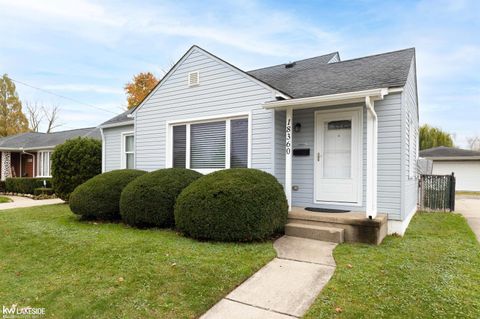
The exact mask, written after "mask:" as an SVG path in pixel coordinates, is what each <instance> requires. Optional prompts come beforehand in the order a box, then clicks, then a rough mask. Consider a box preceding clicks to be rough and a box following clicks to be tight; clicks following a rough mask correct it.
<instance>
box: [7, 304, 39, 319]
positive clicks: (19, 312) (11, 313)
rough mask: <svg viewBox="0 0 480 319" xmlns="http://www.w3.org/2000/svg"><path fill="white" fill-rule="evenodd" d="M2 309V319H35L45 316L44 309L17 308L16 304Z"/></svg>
mask: <svg viewBox="0 0 480 319" xmlns="http://www.w3.org/2000/svg"><path fill="white" fill-rule="evenodd" d="M2 308H3V309H2V314H3V317H2V318H3V319H20V318H35V317H37V316H43V315H45V308H32V307H18V306H17V305H16V304H13V305H12V306H10V307H7V306H2Z"/></svg>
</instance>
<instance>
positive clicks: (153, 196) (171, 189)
mask: <svg viewBox="0 0 480 319" xmlns="http://www.w3.org/2000/svg"><path fill="white" fill-rule="evenodd" d="M201 176H202V174H200V173H197V172H195V171H192V170H188V169H183V168H168V169H160V170H157V171H154V172H151V173H148V174H145V175H143V176H140V177H139V178H137V179H136V180H134V181H133V182H131V183H130V184H128V185H127V187H125V189H124V190H123V192H122V196H121V197H120V214H121V216H122V220H123V221H124V222H125V223H127V224H130V225H134V226H140V227H149V226H154V227H171V226H173V225H174V217H173V208H174V205H175V200H176V198H177V197H178V195H179V194H180V192H181V191H182V190H183V189H184V188H185V187H187V186H188V185H190V183H192V182H193V181H195V180H196V179H198V178H199V177H201Z"/></svg>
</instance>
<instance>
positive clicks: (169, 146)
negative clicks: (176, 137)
mask: <svg viewBox="0 0 480 319" xmlns="http://www.w3.org/2000/svg"><path fill="white" fill-rule="evenodd" d="M239 119H247V120H248V128H247V130H248V155H247V167H248V168H250V167H251V154H252V152H251V148H252V116H251V113H234V114H229V115H225V116H218V115H217V116H205V117H198V118H192V119H184V120H178V121H167V122H166V132H167V136H166V157H165V167H167V168H171V167H173V159H172V156H173V127H174V126H180V125H185V128H186V132H185V133H186V145H185V146H186V147H185V148H186V151H185V157H186V158H185V168H188V169H193V170H195V171H197V172H199V173H202V174H209V173H212V172H215V171H219V170H222V169H228V168H230V156H231V154H230V145H231V141H230V121H231V120H239ZM220 121H225V168H198V169H195V168H190V148H191V145H190V125H192V124H201V123H209V122H220Z"/></svg>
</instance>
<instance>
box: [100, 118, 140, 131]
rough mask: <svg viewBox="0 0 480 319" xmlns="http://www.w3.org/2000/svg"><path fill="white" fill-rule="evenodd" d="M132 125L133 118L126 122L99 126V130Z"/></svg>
mask: <svg viewBox="0 0 480 319" xmlns="http://www.w3.org/2000/svg"><path fill="white" fill-rule="evenodd" d="M133 124H134V121H133V118H132V119H130V120H128V121H122V122H118V123H110V124H101V125H100V126H99V128H102V129H104V128H111V127H119V126H126V125H133Z"/></svg>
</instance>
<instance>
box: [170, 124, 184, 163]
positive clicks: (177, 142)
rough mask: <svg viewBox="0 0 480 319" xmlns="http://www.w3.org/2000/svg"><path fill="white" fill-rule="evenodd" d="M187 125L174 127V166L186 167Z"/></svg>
mask: <svg viewBox="0 0 480 319" xmlns="http://www.w3.org/2000/svg"><path fill="white" fill-rule="evenodd" d="M186 156H187V126H186V125H178V126H174V127H173V167H179V168H186V167H187V166H186Z"/></svg>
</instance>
